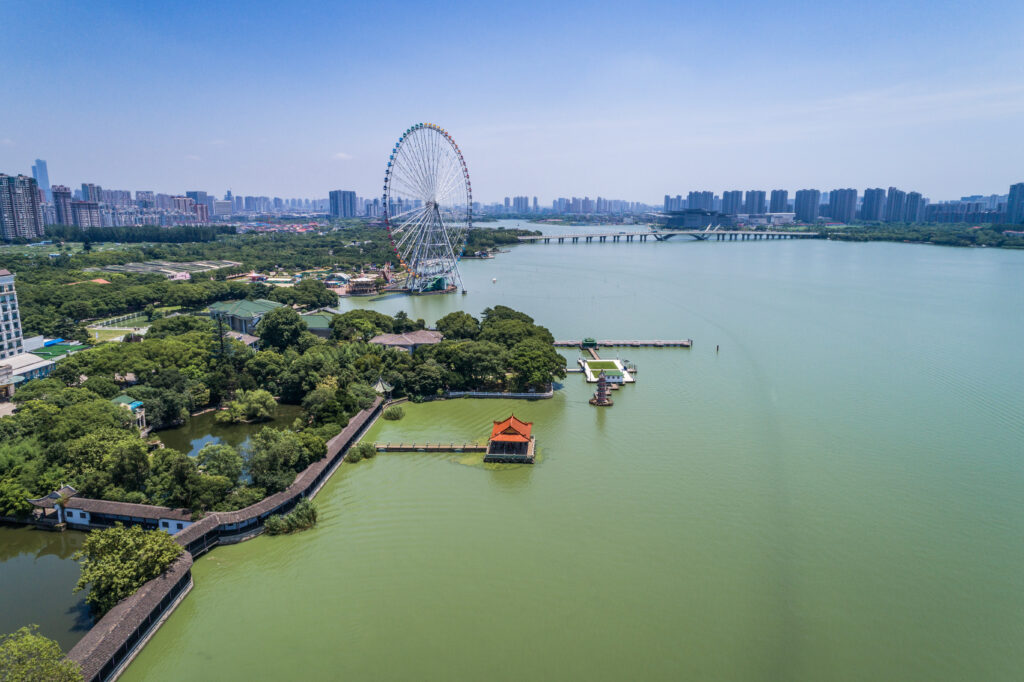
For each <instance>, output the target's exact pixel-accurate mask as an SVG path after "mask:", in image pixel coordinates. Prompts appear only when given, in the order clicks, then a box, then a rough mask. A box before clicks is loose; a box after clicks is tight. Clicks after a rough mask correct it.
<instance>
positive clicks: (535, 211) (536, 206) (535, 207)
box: [533, 197, 540, 213]
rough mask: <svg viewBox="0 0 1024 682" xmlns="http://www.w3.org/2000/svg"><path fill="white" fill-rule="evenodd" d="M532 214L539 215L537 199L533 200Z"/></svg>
mask: <svg viewBox="0 0 1024 682" xmlns="http://www.w3.org/2000/svg"><path fill="white" fill-rule="evenodd" d="M533 212H534V213H540V206H538V205H537V197H534V198H533Z"/></svg>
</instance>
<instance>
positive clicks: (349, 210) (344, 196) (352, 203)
mask: <svg viewBox="0 0 1024 682" xmlns="http://www.w3.org/2000/svg"><path fill="white" fill-rule="evenodd" d="M328 199H329V201H330V204H331V208H330V214H331V217H332V218H355V216H356V193H355V192H350V191H347V190H343V189H336V190H332V191H331V193H330V194H329V195H328Z"/></svg>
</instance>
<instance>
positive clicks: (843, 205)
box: [828, 188, 857, 223]
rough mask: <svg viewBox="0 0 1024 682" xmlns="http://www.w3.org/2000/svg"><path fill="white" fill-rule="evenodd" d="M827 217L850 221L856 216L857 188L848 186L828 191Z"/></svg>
mask: <svg viewBox="0 0 1024 682" xmlns="http://www.w3.org/2000/svg"><path fill="white" fill-rule="evenodd" d="M828 217H829V218H831V219H832V220H835V221H837V222H840V223H852V222H853V219H854V218H855V217H857V190H855V189H852V188H848V189H834V190H832V191H831V192H829V193H828Z"/></svg>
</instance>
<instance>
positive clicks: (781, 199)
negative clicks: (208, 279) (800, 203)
mask: <svg viewBox="0 0 1024 682" xmlns="http://www.w3.org/2000/svg"><path fill="white" fill-rule="evenodd" d="M768 212H769V213H789V192H787V191H786V190H784V189H773V190H772V198H771V202H770V203H769V206H768Z"/></svg>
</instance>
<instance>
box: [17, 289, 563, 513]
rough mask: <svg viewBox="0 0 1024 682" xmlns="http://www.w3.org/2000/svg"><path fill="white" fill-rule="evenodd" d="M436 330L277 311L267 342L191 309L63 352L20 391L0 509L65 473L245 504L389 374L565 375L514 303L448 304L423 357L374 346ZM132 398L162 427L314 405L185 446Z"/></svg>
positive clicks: (493, 385)
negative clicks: (170, 443) (127, 403)
mask: <svg viewBox="0 0 1024 682" xmlns="http://www.w3.org/2000/svg"><path fill="white" fill-rule="evenodd" d="M424 326H425V325H424V322H423V321H422V320H416V321H413V320H411V319H409V317H408V316H407V315H406V314H405V313H403V312H399V313H397V314H396V315H394V316H393V317H392V316H388V315H384V314H381V313H377V312H375V311H372V310H352V311H349V312H346V313H345V314H342V315H334V316H333V318H332V319H331V322H330V329H331V335H330V337H329V338H326V339H324V338H321V337H317V336H315V335H313V334H312V333H311V332H310V331H308V329H306V326H305V323H304V322H303V321H302V319H301V317H300V316H299V314H298V313H297V312H295V311H294V310H292V309H291V308H289V307H281V308H276V309H274V310H272V311H271V312H269V313H267V314H266V315H264V317H263V319H262V320H261V321H260V323H259V326H258V327H257V333H258V335H259V336H260V339H261V349H260V350H256V351H254V350H252V349H250V348H247V347H246V346H244V345H243V344H241V343H240V342H238V341H235V340H233V339H230V338H226V337H224V336H222V335H221V334H222V332H221V330H220V329H218V327H217V326H215V325H214V324H213V322H212V321H211V320H209V319H208V318H204V317H193V316H180V317H173V318H162V319H158V320H156V321H154V322H153V324H152V326H151V328H150V332H149V333H148V334H147V335H146V336H145V337H143V338H142V339H141V340H140V341H138V342H135V343H107V344H102V345H100V346H97V347H95V348H90V349H86V350H82V351H79V352H78V353H75V354H73V355H70V356H67V357H65V358H63V359H61V360H60V361H59V362H58V363H57V366H56V368H55V369H54V370H53V372H52V373H51V374H50V375H49V376H48V377H46V378H43V379H35V380H33V381H29V382H26V383H25V384H24V385H22V386H21V387H19V388H18V390H17V392H16V393H15V395H14V403H15V405H16V407H17V409H16V411H15V412H14V414H12V415H11V416H9V417H5V418H3V419H0V515H4V516H22V517H27V515H28V514H29V513H30V512H31V511H32V509H33V508H32V506H31V505H30V504H29V503H28V501H27V500H28V499H35V498H39V497H43V496H44V495H47V494H49V493H50V492H51V491H53V490H56V489H57V488H59V487H60V486H61V485H65V484H66V485H70V486H72V487H74V488H75V489H76V490H77V491H78V492H79V494H80V495H81V496H82V497H83V498H91V499H97V500H110V501H116V502H129V503H138V504H153V505H157V506H164V507H170V508H184V509H190V510H192V511H193V512H207V511H232V510H237V509H241V508H244V507H246V506H248V505H250V504H252V503H254V502H256V501H258V500H261V499H263V498H265V497H267V496H269V495H272V494H274V493H277V492H280V491H282V490H284V489H285V488H287V487H288V485H289V484H290V483H291V482H292V480H293V479H294V478H295V475H296V473H297V472H299V471H302V470H303V469H305V468H306V467H307V466H308V465H309V464H310V463H311V462H313V461H316V460H317V459H320V458H321V457H323V455H324V451H325V447H326V446H325V443H326V442H327V441H328V440H329V439H330V438H332V437H333V436H335V435H337V434H338V433H339V432H341V430H342V429H343V428H344V427H345V426H346V425H347V424H348V423H349V419H350V418H351V417H352V416H353V415H354V414H356V413H357V412H359V411H360V410H363V409H365V408H366V407H368V406H369V405H370V404H372V403H373V401H374V399H375V398H376V397H377V393H376V391H375V390H374V388H373V385H374V384H375V383H377V382H378V381H383V382H385V383H386V384H387V385H388V386H389V387H390V394H391V395H392V396H393V397H395V398H403V397H405V398H408V399H410V400H412V401H424V400H431V399H434V398H437V397H441V396H444V395H445V394H447V393H448V392H450V391H467V390H470V391H506V390H507V391H543V390H547V387H548V386H549V385H550V384H551V383H552V381H554V380H556V379H560V378H563V377H564V376H565V362H564V359H563V358H562V356H561V355H560V354H559V353H558V352H557V351H556V350H555V348H554V345H553V344H554V338H553V337H552V335H551V333H550V331H548V330H547V328H545V327H542V326H540V325H537V324H535V323H534V321H533V318H532V317H530V316H529V315H527V314H525V313H522V312H519V311H516V310H513V309H511V308H508V307H505V306H495V307H494V308H487V309H485V310H484V311H483V315H482V316H481V318H480V319H477V318H476V317H474V316H472V315H470V314H468V313H465V312H454V313H450V314H448V315H445V316H444V317H442V318H441V319H439V320H438V321H437V325H436V326H437V329H438V331H440V332H441V333H442V334H443V340H441V341H440V342H438V343H434V344H428V345H424V346H421V347H419V348H417V349H416V350H415V352H412V353H409V352H406V351H403V350H400V349H396V348H385V347H383V346H380V345H377V344H371V343H369V339H371V338H373V337H374V336H377V335H379V334H390V333H404V332H409V331H413V330H416V329H422V328H423V327H424ZM121 395H127V396H128V397H130V398H132V399H133V400H136V401H140V402H142V403H143V406H144V409H145V412H146V419H147V421H148V424H149V426H150V427H152V428H153V429H156V430H159V429H162V428H170V427H174V426H176V425H179V424H182V423H185V422H187V420H188V419H190V418H191V417H190V416H189V415H191V414H193V413H195V412H198V411H200V410H202V409H205V408H207V407H218V406H227V409H225V410H220V411H219V412H218V413H217V417H216V419H217V421H219V422H223V421H226V422H230V423H239V422H246V423H253V422H261V421H265V420H267V419H268V418H269V417H270V416H272V415H273V413H274V410H275V408H276V405H277V402H276V401H275V399H274V396H278V397H279V401H280V402H281V403H283V404H288V405H297V406H300V407H301V408H302V411H301V413H300V415H299V416H298V417H297V418H296V419H295V420H294V422H293V423H292V424H291V425H290V426H289V427H287V428H275V427H272V426H264V427H263V428H262V429H260V430H259V431H258V432H257V433H255V434H254V435H253V436H252V438H251V440H250V443H249V445H248V447H246V448H245V449H244V450H242V449H240V448H235V447H232V446H229V445H226V444H209V445H206V446H205V447H204V448H203V449H202V450H201V451H200V452H199V453H198V455H197V456H196V457H189V456H188V455H187V454H186V453H183V452H179V451H178V450H175V449H173V448H166V447H165V448H157V449H155V450H153V449H152V448H151V446H150V443H149V441H148V440H146V439H144V438H143V437H142V436H141V434H140V432H139V428H138V424H137V423H136V419H135V416H134V415H133V413H132V411H131V410H128V409H125V408H124V407H122V406H121V405H119V404H117V403H115V402H113V399H114V398H116V397H118V396H121ZM397 410H398V411H393V412H392V413H391V415H392V416H400V414H401V412H400V410H401V408H397Z"/></svg>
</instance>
